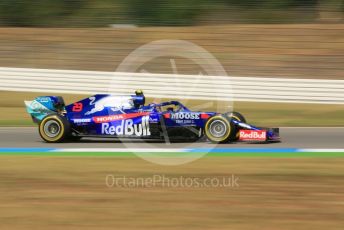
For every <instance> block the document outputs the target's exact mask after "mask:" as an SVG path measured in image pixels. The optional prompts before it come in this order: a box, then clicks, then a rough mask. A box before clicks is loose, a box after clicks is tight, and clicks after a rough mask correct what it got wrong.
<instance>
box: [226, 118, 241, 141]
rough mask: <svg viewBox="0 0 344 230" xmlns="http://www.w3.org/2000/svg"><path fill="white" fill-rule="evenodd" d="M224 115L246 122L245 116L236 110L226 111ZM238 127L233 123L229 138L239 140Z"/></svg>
mask: <svg viewBox="0 0 344 230" xmlns="http://www.w3.org/2000/svg"><path fill="white" fill-rule="evenodd" d="M225 116H226V117H227V118H228V119H229V120H230V121H231V120H233V119H234V120H236V121H239V122H242V123H246V118H245V117H244V116H243V115H242V114H241V113H238V112H230V113H226V114H225ZM239 130H240V129H239V127H238V126H236V125H235V127H234V129H233V132H232V134H231V137H230V139H231V140H232V141H237V140H239V137H240V134H239Z"/></svg>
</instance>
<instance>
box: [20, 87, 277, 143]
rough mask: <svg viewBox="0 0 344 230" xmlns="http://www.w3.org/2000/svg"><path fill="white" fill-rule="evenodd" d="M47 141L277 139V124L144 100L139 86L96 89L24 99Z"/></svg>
mask: <svg viewBox="0 0 344 230" xmlns="http://www.w3.org/2000/svg"><path fill="white" fill-rule="evenodd" d="M25 104H26V108H27V111H28V113H29V114H30V115H31V117H32V119H33V121H34V122H35V123H38V126H39V129H38V130H39V134H40V136H41V137H42V139H43V140H44V141H46V142H50V143H54V142H63V141H76V140H79V139H80V138H82V137H117V138H143V139H160V140H166V138H168V140H170V141H173V140H178V141H195V140H199V139H201V138H202V137H204V136H205V137H206V138H207V139H208V140H209V141H211V142H213V143H228V142H233V141H254V142H275V141H279V140H280V137H279V129H278V128H258V127H255V126H253V125H249V124H247V123H246V120H245V118H244V117H243V116H242V115H241V114H240V113H237V112H228V113H224V114H219V113H216V112H198V111H190V110H189V109H188V108H186V107H185V106H184V105H183V104H182V103H180V102H178V101H169V102H163V103H157V104H156V103H152V104H148V105H145V96H144V95H143V93H142V91H136V92H135V95H130V96H114V95H109V94H97V95H94V96H91V97H88V98H85V99H83V100H81V101H78V102H75V103H73V104H70V105H67V106H66V105H65V103H64V100H63V98H62V97H60V96H42V97H37V98H35V99H34V100H33V101H25Z"/></svg>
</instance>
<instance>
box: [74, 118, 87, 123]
mask: <svg viewBox="0 0 344 230" xmlns="http://www.w3.org/2000/svg"><path fill="white" fill-rule="evenodd" d="M73 122H74V123H89V122H91V118H78V119H73Z"/></svg>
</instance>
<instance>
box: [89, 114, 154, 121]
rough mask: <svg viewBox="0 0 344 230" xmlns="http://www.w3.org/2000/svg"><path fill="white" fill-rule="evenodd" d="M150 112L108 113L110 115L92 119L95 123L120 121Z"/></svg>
mask: <svg viewBox="0 0 344 230" xmlns="http://www.w3.org/2000/svg"><path fill="white" fill-rule="evenodd" d="M149 114H150V112H141V113H126V114H115V115H108V116H97V117H93V118H92V119H93V121H94V122H95V123H107V122H111V121H120V120H125V119H131V118H135V117H141V116H146V115H149Z"/></svg>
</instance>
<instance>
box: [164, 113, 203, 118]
mask: <svg viewBox="0 0 344 230" xmlns="http://www.w3.org/2000/svg"><path fill="white" fill-rule="evenodd" d="M199 117H200V114H199V113H192V112H191V113H172V114H171V119H173V120H183V119H185V120H190V119H199Z"/></svg>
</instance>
